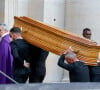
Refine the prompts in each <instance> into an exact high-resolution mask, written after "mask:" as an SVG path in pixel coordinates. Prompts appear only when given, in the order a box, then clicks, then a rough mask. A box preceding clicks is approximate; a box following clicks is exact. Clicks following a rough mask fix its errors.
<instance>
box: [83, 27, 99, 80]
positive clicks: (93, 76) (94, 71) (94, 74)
mask: <svg viewBox="0 0 100 90" xmlns="http://www.w3.org/2000/svg"><path fill="white" fill-rule="evenodd" d="M91 36H92V32H91V29H89V28H85V29H83V37H84V38H87V39H89V40H90V39H91ZM91 41H92V40H91ZM94 43H95V45H97V43H96V42H94ZM99 59H100V58H99ZM88 67H89V71H90V82H100V60H98V66H88Z"/></svg>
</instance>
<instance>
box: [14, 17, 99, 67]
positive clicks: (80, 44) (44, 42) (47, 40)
mask: <svg viewBox="0 0 100 90" xmlns="http://www.w3.org/2000/svg"><path fill="white" fill-rule="evenodd" d="M14 26H16V27H19V28H21V29H22V36H23V38H24V39H25V40H26V41H28V42H29V43H31V44H32V45H35V46H37V47H40V48H42V49H44V50H47V51H50V52H52V53H55V54H57V55H61V54H63V53H64V51H65V50H66V49H68V48H69V47H70V46H71V47H72V49H74V51H75V52H76V53H77V56H78V58H79V59H80V60H82V61H83V62H85V64H87V65H97V60H98V54H99V52H100V46H97V45H96V44H95V43H94V42H92V41H90V40H87V39H85V38H82V37H80V36H78V35H75V34H73V33H70V32H68V31H65V30H62V29H59V28H55V27H53V26H50V25H47V24H44V23H43V22H40V21H37V20H33V19H31V18H28V17H14Z"/></svg>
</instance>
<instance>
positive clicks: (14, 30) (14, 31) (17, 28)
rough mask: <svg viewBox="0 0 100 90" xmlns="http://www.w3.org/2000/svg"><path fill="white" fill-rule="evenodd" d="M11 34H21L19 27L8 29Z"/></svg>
mask: <svg viewBox="0 0 100 90" xmlns="http://www.w3.org/2000/svg"><path fill="white" fill-rule="evenodd" d="M10 32H11V33H21V29H20V28H19V27H13V28H11V29H10Z"/></svg>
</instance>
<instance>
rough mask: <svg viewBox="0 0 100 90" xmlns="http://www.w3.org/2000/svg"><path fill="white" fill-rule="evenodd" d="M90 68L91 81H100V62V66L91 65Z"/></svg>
mask: <svg viewBox="0 0 100 90" xmlns="http://www.w3.org/2000/svg"><path fill="white" fill-rule="evenodd" d="M89 70H90V81H91V82H100V63H99V66H89Z"/></svg>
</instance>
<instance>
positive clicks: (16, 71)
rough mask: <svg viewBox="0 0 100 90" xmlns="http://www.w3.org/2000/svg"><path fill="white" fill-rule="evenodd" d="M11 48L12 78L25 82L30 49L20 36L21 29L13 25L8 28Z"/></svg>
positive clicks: (27, 74) (28, 67) (28, 69)
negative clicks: (12, 59)
mask: <svg viewBox="0 0 100 90" xmlns="http://www.w3.org/2000/svg"><path fill="white" fill-rule="evenodd" d="M10 36H11V38H12V39H13V41H12V42H11V50H12V55H13V58H14V61H13V78H14V79H15V80H16V81H17V82H19V83H25V82H26V81H27V78H28V76H29V73H30V63H29V62H30V51H29V45H28V44H27V43H26V41H24V40H23V38H22V37H21V30H20V29H19V28H18V27H13V28H12V29H11V30H10Z"/></svg>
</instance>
